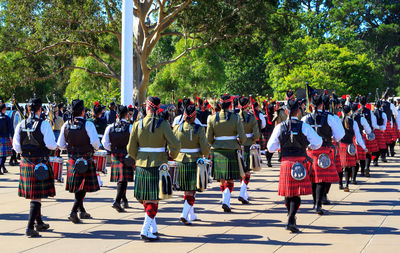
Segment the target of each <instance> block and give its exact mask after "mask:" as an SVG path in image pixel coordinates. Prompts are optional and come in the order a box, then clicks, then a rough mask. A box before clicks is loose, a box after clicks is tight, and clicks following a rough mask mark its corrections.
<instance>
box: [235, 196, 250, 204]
mask: <svg viewBox="0 0 400 253" xmlns="http://www.w3.org/2000/svg"><path fill="white" fill-rule="evenodd" d="M238 200H239V201H240V202H242V204H243V205H249V204H250V202H249V201H248V200H245V199H244V198H242V197H239V198H238Z"/></svg>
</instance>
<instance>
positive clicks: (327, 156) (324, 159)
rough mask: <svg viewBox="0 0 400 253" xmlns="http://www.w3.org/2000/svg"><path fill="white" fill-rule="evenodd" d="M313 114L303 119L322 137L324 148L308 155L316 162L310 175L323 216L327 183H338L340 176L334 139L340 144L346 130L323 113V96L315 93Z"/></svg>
mask: <svg viewBox="0 0 400 253" xmlns="http://www.w3.org/2000/svg"><path fill="white" fill-rule="evenodd" d="M311 106H312V109H313V112H312V113H311V114H308V115H307V116H305V117H303V119H302V121H303V122H306V123H307V124H309V125H310V126H311V127H312V128H313V129H314V130H315V131H316V132H317V134H318V135H319V136H321V137H322V140H323V143H322V146H321V147H320V148H319V149H317V150H308V151H307V155H308V156H309V157H311V159H312V160H313V161H314V162H313V165H312V170H311V174H310V179H311V186H312V190H313V201H314V210H315V211H316V213H317V214H319V215H322V214H323V213H324V212H323V210H322V198H323V196H324V193H325V187H326V183H336V182H338V181H339V176H338V173H337V170H336V167H335V166H334V162H333V161H334V160H333V159H334V153H335V150H334V148H333V145H332V139H334V140H335V141H336V142H339V141H340V139H342V138H343V136H344V134H345V133H344V129H343V126H342V124H341V122H340V121H337V118H335V117H333V116H332V115H329V114H328V113H326V112H324V111H323V106H324V105H323V102H322V94H317V93H315V94H314V95H312V96H311Z"/></svg>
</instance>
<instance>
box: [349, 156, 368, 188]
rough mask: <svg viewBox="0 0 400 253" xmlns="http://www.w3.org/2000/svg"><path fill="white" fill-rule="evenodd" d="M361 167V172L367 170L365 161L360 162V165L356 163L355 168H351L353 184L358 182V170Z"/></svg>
mask: <svg viewBox="0 0 400 253" xmlns="http://www.w3.org/2000/svg"><path fill="white" fill-rule="evenodd" d="M360 167H361V168H362V169H361V171H363V170H364V169H365V160H360V161H359V162H358V163H356V166H355V167H352V168H351V181H352V182H353V183H354V182H356V179H357V173H358V170H359V169H360Z"/></svg>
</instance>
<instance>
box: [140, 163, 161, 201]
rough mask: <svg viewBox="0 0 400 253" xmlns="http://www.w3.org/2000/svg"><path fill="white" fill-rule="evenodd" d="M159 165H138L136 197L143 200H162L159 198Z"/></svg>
mask: <svg viewBox="0 0 400 253" xmlns="http://www.w3.org/2000/svg"><path fill="white" fill-rule="evenodd" d="M159 179H160V174H159V171H158V167H148V168H144V167H139V166H137V167H136V171H135V187H134V189H135V198H136V199H137V200H139V201H143V200H160V198H159V192H160V190H159Z"/></svg>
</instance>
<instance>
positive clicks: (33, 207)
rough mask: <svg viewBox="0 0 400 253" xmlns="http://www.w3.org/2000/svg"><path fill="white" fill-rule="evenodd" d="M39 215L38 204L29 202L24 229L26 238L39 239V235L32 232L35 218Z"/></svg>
mask: <svg viewBox="0 0 400 253" xmlns="http://www.w3.org/2000/svg"><path fill="white" fill-rule="evenodd" d="M39 213H40V203H39V202H37V201H31V204H30V211H29V220H28V227H27V229H26V236H28V237H40V234H39V233H38V232H37V231H35V230H34V225H35V220H36V217H37V216H38V215H39Z"/></svg>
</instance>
